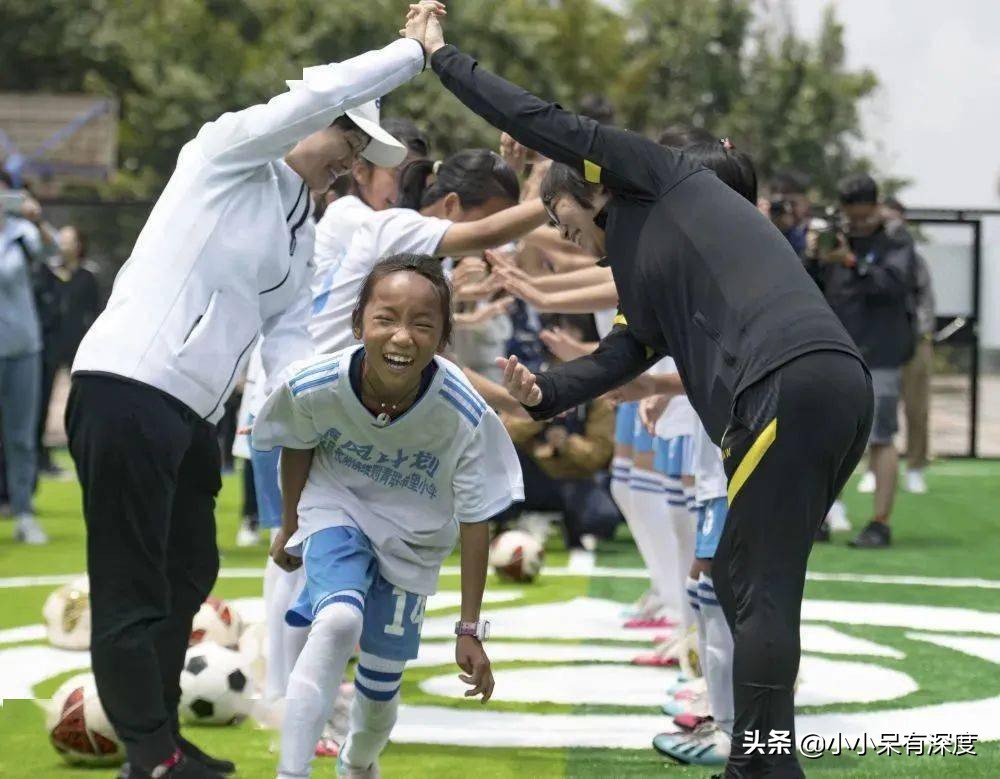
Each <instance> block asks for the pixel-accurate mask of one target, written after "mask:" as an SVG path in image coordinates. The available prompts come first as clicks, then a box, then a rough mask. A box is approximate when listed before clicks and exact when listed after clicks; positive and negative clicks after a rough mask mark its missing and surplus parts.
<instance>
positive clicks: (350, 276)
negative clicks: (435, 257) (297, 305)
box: [309, 204, 453, 354]
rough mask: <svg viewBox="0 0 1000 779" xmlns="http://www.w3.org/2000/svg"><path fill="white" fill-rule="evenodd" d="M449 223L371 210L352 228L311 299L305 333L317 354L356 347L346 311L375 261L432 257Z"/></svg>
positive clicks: (415, 214) (409, 213) (396, 210)
mask: <svg viewBox="0 0 1000 779" xmlns="http://www.w3.org/2000/svg"><path fill="white" fill-rule="evenodd" d="M335 205H336V204H335ZM452 224H453V223H452V222H451V221H449V220H447V219H437V218H435V217H432V216H421V214H420V213H418V212H417V211H412V210H410V209H408V208H390V209H388V210H386V211H376V212H373V213H372V214H371V216H370V217H369V218H368V219H366V220H365V221H364V223H363V224H362V225H361V226H360V227H358V228H357V230H355V232H354V236H353V237H352V238H351V245H350V248H349V249H348V250H347V254H346V255H344V258H343V261H342V262H341V263H340V266H339V267H338V268H337V269H336V273H335V274H334V275H333V276H332V277H331V278H330V279H329V287H328V288H325V289H324V293H323V296H322V299H320V298H316V299H314V301H313V311H312V320H311V321H310V323H309V332H310V333H311V334H312V337H313V341H315V343H316V351H317V352H320V353H321V354H333V353H334V352H337V351H339V350H341V349H344V348H346V347H348V346H351V345H353V344H356V343H357V341H356V339H355V338H354V334H353V333H352V331H351V312H352V311H354V306H355V304H356V303H357V300H358V292H359V291H360V289H361V284H362V282H363V281H364V280H365V277H366V276H367V275H368V274H369V273H370V272H371V270H372V268H374V267H375V265H376V263H377V262H378V261H379V260H381V259H383V258H385V257H388V256H390V255H393V254H399V253H401V252H412V253H414V254H433V253H434V251H435V250H436V249H437V247H438V244H440V243H441V238H442V237H444V234H445V233H446V232H447V231H448V228H449V227H451V225H452Z"/></svg>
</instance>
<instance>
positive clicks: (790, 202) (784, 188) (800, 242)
mask: <svg viewBox="0 0 1000 779" xmlns="http://www.w3.org/2000/svg"><path fill="white" fill-rule="evenodd" d="M809 185H810V181H809V177H808V176H807V175H806V174H805V173H802V172H801V171H797V170H789V171H785V172H782V173H778V174H776V175H775V176H774V177H773V178H772V179H771V181H770V184H769V185H768V191H769V194H770V197H769V198H768V199H767V200H765V201H763V203H762V210H765V209H766V213H767V215H768V216H769V217H770V218H771V222H772V223H773V224H774V226H775V227H777V228H778V229H779V230H780V231H781V234H782V235H784V236H785V238H786V239H788V243H790V244H791V245H792V248H793V249H795V253H796V254H798V255H799V256H800V257H804V256H805V253H806V232H807V231H808V229H809V216H810V211H811V209H812V204H811V203H810V201H809Z"/></svg>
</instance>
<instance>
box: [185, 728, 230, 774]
mask: <svg viewBox="0 0 1000 779" xmlns="http://www.w3.org/2000/svg"><path fill="white" fill-rule="evenodd" d="M174 741H175V742H176V743H177V746H179V747H180V748H181V752H183V753H184V756H185V757H187V758H190V759H191V760H194V761H196V762H198V763H201V764H202V765H203V766H205V767H206V768H211V769H212V770H213V771H215V772H216V773H219V774H223V775H228V774H235V773H236V764H235V763H233V762H232V761H231V760H222V759H221V758H218V757H212V756H211V755H206V754H205V753H204V752H202V751H201V750H200V749H199V748H198V747H196V746H195V745H194V744H192V743H191V742H190V741H188V740H187V739H186V738H184V736H182V735H180V734H179V733H175V734H174Z"/></svg>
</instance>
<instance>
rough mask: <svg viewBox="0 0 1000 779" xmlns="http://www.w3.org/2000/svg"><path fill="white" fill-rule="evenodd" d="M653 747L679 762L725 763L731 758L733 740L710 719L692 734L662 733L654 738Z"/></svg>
mask: <svg viewBox="0 0 1000 779" xmlns="http://www.w3.org/2000/svg"><path fill="white" fill-rule="evenodd" d="M653 748H654V749H656V751H657V752H659V753H660V754H661V755H664V756H666V757H669V758H672V759H673V760H676V761H677V762H678V763H685V764H688V765H724V764H725V762H726V761H727V760H728V759H729V753H730V751H731V750H732V741H731V739H730V738H729V736H727V735H726V733H725V732H724V731H722V730H720V729H719V727H718V725H716V724H715V723H714V722H712V721H708V722H704V723H702V724H701V725H699V726H698V727H697V728H696V729H695V731H694V732H693V733H690V734H667V733H663V734H660V735H659V736H657V737H656V738H654V739H653Z"/></svg>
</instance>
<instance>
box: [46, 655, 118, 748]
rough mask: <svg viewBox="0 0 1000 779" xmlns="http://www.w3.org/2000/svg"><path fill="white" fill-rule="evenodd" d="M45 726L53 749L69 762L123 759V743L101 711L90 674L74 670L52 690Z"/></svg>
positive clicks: (95, 687) (95, 685)
mask: <svg viewBox="0 0 1000 779" xmlns="http://www.w3.org/2000/svg"><path fill="white" fill-rule="evenodd" d="M45 728H46V730H47V731H48V733H49V741H50V742H51V743H52V746H53V747H55V750H56V752H58V753H59V754H60V755H62V758H63V759H64V760H65V761H66V762H67V763H69V764H70V765H92V766H113V765H119V764H121V763H123V762H124V761H125V747H124V746H122V743H121V742H120V741H119V740H118V736H117V735H115V731H114V728H112V727H111V723H110V722H108V717H107V715H106V714H105V713H104V709H103V708H102V706H101V701H100V698H98V697H97V684H96V683H95V681H94V675H93V674H89V673H88V674H78V675H77V676H74V677H73V678H72V679H70V680H68V681H67V682H65V683H64V684H63V685H62V686H61V687H60V688H59V689H58V690H56V694H55V695H53V696H52V701H51V703H50V704H49V707H48V716H47V718H46V723H45Z"/></svg>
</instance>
